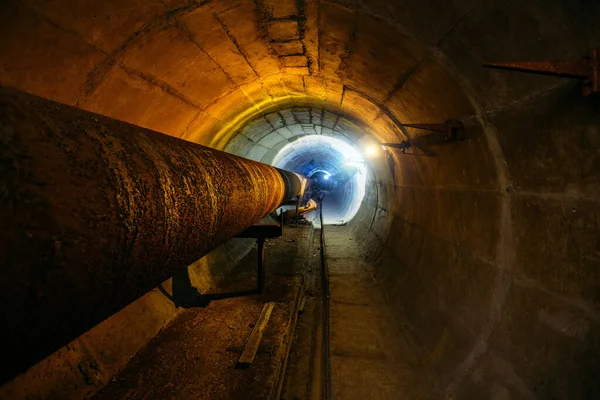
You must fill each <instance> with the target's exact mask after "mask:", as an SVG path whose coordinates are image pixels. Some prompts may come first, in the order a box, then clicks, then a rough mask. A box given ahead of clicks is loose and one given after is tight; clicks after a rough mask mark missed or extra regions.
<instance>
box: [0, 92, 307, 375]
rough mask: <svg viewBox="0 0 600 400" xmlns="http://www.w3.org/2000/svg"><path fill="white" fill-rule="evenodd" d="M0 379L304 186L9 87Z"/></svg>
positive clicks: (4, 106) (3, 108)
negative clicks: (2, 360)
mask: <svg viewBox="0 0 600 400" xmlns="http://www.w3.org/2000/svg"><path fill="white" fill-rule="evenodd" d="M0 179H1V180H0V228H1V230H0V299H1V304H2V326H3V328H2V329H1V330H0V332H1V333H0V346H1V347H0V349H1V352H2V354H5V355H7V354H17V355H18V357H17V358H14V359H10V360H9V359H6V358H5V362H4V363H3V364H4V367H3V374H2V376H1V380H2V381H6V380H8V379H10V378H11V377H13V376H14V375H15V374H17V373H19V372H21V371H23V370H24V369H26V368H27V367H28V366H30V365H32V364H34V363H35V362H37V361H39V360H40V359H42V358H44V357H45V356H47V355H49V354H50V353H51V352H53V351H55V350H57V349H58V348H60V347H61V346H63V345H65V344H67V343H68V342H69V341H71V340H72V339H74V338H76V337H78V336H79V335H81V334H82V333H84V332H85V331H86V330H88V329H90V328H92V327H93V326H95V325H96V324H98V323H99V322H101V321H102V320H104V319H106V318H107V317H109V316H110V315H112V314H114V313H115V312H117V311H118V310H120V309H121V308H123V307H125V306H126V305H128V304H129V303H131V302H132V301H134V300H135V299H137V298H138V297H140V296H141V295H143V294H144V293H146V292H148V291H149V290H151V289H152V288H154V287H156V286H157V285H158V284H160V283H161V282H163V281H165V280H166V279H168V278H169V277H171V276H172V275H173V272H174V271H175V270H176V269H178V268H184V267H186V266H188V265H189V264H191V263H193V262H194V261H196V260H197V259H199V258H200V257H202V256H203V255H205V254H206V253H208V252H209V251H210V250H211V249H213V248H215V247H216V246H218V245H219V244H221V243H223V242H224V241H225V240H227V239H229V238H231V237H233V236H235V235H237V234H238V233H240V232H241V231H243V230H244V229H245V228H247V227H248V226H250V225H251V224H253V223H254V222H256V221H258V220H260V219H261V218H262V217H264V216H265V215H267V214H269V213H270V212H272V211H273V210H275V209H276V208H277V207H278V206H279V204H280V203H282V202H283V201H286V200H289V199H291V198H293V197H294V196H296V195H297V194H298V191H299V190H300V187H301V182H300V179H299V176H297V175H296V174H293V173H290V172H286V171H281V170H278V169H276V168H273V167H270V166H268V165H265V164H261V163H257V162H253V161H250V160H247V159H244V158H241V157H236V156H233V155H230V154H227V153H224V152H220V151H217V150H213V149H210V148H207V147H203V146H200V145H196V144H192V143H189V142H186V141H184V140H180V139H177V138H173V137H170V136H167V135H164V134H161V133H158V132H154V131H150V130H147V129H143V128H140V127H137V126H134V125H130V124H127V123H124V122H120V121H115V120H112V119H109V118H106V117H102V116H100V115H96V114H92V113H89V112H85V111H82V110H79V109H76V108H72V107H68V106H65V105H62V104H59V103H55V102H51V101H48V100H45V99H42V98H39V97H35V96H31V95H28V94H24V93H20V92H16V91H13V90H10V89H6V88H1V87H0Z"/></svg>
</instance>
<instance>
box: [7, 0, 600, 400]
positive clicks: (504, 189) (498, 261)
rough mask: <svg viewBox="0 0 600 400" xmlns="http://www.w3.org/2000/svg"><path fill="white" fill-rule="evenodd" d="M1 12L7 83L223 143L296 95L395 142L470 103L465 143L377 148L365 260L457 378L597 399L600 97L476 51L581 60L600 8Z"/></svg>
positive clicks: (97, 381)
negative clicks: (491, 65)
mask: <svg viewBox="0 0 600 400" xmlns="http://www.w3.org/2000/svg"><path fill="white" fill-rule="evenodd" d="M298 5H300V7H298ZM0 11H1V12H0V37H2V39H3V45H2V46H0V61H1V63H0V64H1V65H2V72H1V73H0V83H2V84H4V85H9V86H13V87H16V88H18V89H21V90H24V91H28V92H32V93H34V94H38V95H40V96H43V97H46V98H49V99H52V100H57V101H60V102H63V103H66V104H70V105H75V106H78V107H80V108H83V109H87V110H90V111H94V112H97V113H100V114H103V115H107V116H109V117H112V118H116V119H120V120H124V121H127V122H131V123H134V124H136V125H140V126H143V127H146V128H150V129H154V130H158V131H161V132H164V133H167V134H171V135H174V136H178V137H182V138H185V139H187V140H190V141H194V142H198V143H202V144H209V145H211V146H213V147H217V148H224V147H225V145H226V144H227V143H229V142H230V140H232V138H233V137H234V135H235V133H236V132H239V131H240V130H243V129H244V127H245V126H246V125H247V124H248V122H250V121H253V120H256V119H257V118H259V117H260V116H261V115H268V114H269V113H272V112H275V111H277V110H285V109H299V108H307V109H324V110H327V112H330V113H331V114H332V115H342V116H344V117H345V118H347V121H356V122H360V123H361V124H362V126H364V128H365V132H366V133H367V134H368V135H370V136H371V137H373V138H374V139H375V140H379V141H381V142H398V141H400V140H401V139H403V138H406V137H409V138H411V139H414V138H415V137H418V136H420V135H422V134H423V132H421V131H417V130H412V129H408V130H407V129H404V128H401V127H400V126H399V124H400V123H402V122H406V123H410V122H412V123H419V122H443V121H445V120H446V119H448V118H459V119H462V120H463V122H465V126H466V130H465V132H464V140H462V141H460V142H457V143H453V144H451V145H450V144H447V143H443V142H439V141H435V140H430V139H427V140H425V139H424V140H423V142H424V143H425V144H426V145H424V146H422V148H413V149H411V150H410V151H407V153H409V152H410V153H412V154H404V155H403V154H401V153H400V152H399V151H393V152H392V158H391V159H379V160H378V161H376V162H373V164H372V167H371V168H372V172H371V173H370V181H371V182H372V184H370V185H369V188H368V189H367V193H366V197H365V201H364V205H363V207H362V208H361V210H360V211H359V213H358V214H357V216H356V218H354V219H353V221H352V222H351V227H352V229H353V230H354V232H355V233H356V235H357V238H358V239H359V241H360V243H362V244H363V245H364V248H366V249H369V250H368V251H366V254H365V257H366V259H367V260H368V261H370V263H371V264H372V265H373V266H375V270H376V275H377V277H378V278H379V280H380V282H381V285H382V288H383V290H384V292H385V293H386V294H387V296H388V298H389V300H390V302H392V304H394V305H395V306H396V307H397V309H398V319H399V320H400V321H401V323H402V324H403V326H405V327H406V328H407V329H409V330H411V331H412V332H413V333H414V334H415V337H416V338H417V342H418V345H419V346H420V347H421V348H422V349H423V354H424V360H425V361H426V362H427V363H428V365H429V366H430V369H431V371H432V374H433V375H435V376H436V377H437V382H438V390H439V391H440V392H441V393H443V394H444V395H445V396H447V397H449V398H488V397H492V396H508V395H510V396H513V397H515V398H534V397H541V398H544V397H548V396H550V395H554V396H556V397H557V398H585V396H588V395H589V396H592V397H593V396H597V395H598V388H597V386H596V385H597V384H596V383H594V382H595V381H593V378H594V376H593V374H594V371H596V370H597V369H598V351H599V347H600V346H599V344H598V336H599V333H600V327H599V325H598V321H599V320H600V316H599V313H598V296H597V294H598V290H599V288H598V282H599V279H598V278H599V277H598V272H597V271H598V268H597V266H598V263H599V262H600V261H599V256H598V254H599V252H600V250H599V246H600V244H599V243H598V240H597V238H598V237H600V235H599V229H598V218H599V214H598V207H597V206H598V201H599V197H600V185H599V183H598V182H599V179H600V178H599V172H598V171H599V169H600V166H599V161H598V160H599V155H598V148H599V146H600V143H599V141H600V139H599V137H600V133H599V132H598V126H599V123H600V121H599V119H598V109H599V108H598V106H599V104H598V99H597V98H582V97H581V95H580V91H579V87H578V85H577V84H576V83H575V82H573V83H572V81H570V80H564V79H559V78H554V77H543V76H532V75H523V74H518V73H512V72H506V71H494V70H488V69H483V68H482V67H481V64H482V63H484V62H486V61H497V60H500V61H503V60H508V61H512V60H530V59H565V58H573V59H577V58H579V57H581V56H582V55H583V54H585V53H586V52H587V51H588V50H589V49H591V48H593V47H596V46H598V45H600V39H599V38H600V32H599V31H598V30H599V29H600V28H599V27H598V25H597V24H596V23H595V22H594V21H597V20H598V17H599V16H600V6H599V5H598V4H596V3H593V2H563V1H550V2H548V1H542V0H530V1H527V2H520V3H514V4H512V3H511V4H508V3H506V2H500V1H483V0H482V1H474V2H468V3H465V2H459V1H456V2H441V1H440V2H418V1H414V2H412V1H411V2H402V4H400V3H396V2H389V1H378V0H371V1H362V2H353V1H343V0H335V1H316V0H302V1H300V2H296V1H287V0H286V1H271V0H265V1H262V2H259V3H258V6H257V3H255V2H250V1H242V0H240V1H235V0H231V1H216V0H215V1H208V2H203V3H196V2H193V1H190V2H188V1H179V0H169V1H158V0H156V1H144V2H138V1H135V0H127V1H118V2H117V1H114V2H96V3H81V2H75V1H68V0H65V1H56V2H53V3H46V2H38V1H34V0H26V1H22V2H17V1H7V2H3V3H2V5H0ZM321 115H322V116H325V114H323V113H321ZM336 118H337V117H336ZM342 124H345V122H343V121H342ZM274 128H275V127H274ZM302 128H303V129H304V127H302ZM275 129H279V128H275ZM329 129H332V128H329ZM265 154H266V153H265ZM247 156H252V155H251V154H247ZM214 260H217V261H215V262H214V264H215V265H216V264H219V262H220V260H222V258H221V256H215V258H214ZM207 263H208V264H210V265H213V264H212V263H213V261H210V260H209V261H207V260H206V259H204V260H201V261H200V262H199V265H204V267H202V268H201V270H202V271H203V272H202V273H201V274H200V275H199V276H200V277H199V278H198V281H199V282H201V283H202V282H204V284H206V285H208V283H207V282H212V279H213V276H212V275H211V274H209V273H206V271H207V269H206V268H207V267H206V266H207V265H208V264H207ZM208 270H210V268H208ZM140 301H145V302H146V304H149V305H150V306H149V309H150V310H153V311H151V312H150V314H152V316H151V317H150V319H152V320H153V321H156V323H154V322H152V323H149V325H152V326H154V327H156V326H160V324H162V323H164V322H166V321H168V320H169V319H170V318H172V315H173V311H172V310H171V309H170V308H169V307H171V306H170V305H169V304H168V303H166V302H165V304H164V305H162V306H160V307H159V306H158V305H157V304H159V303H160V302H161V301H164V299H162V298H160V299H159V297H152V298H151V299H150V300H149V299H148V298H146V299H144V298H143V299H142V300H140ZM132 306H133V307H136V306H135V304H134V305H132ZM138 306H139V305H138ZM142 309H144V307H142V306H139V308H138V309H137V311H132V313H131V314H129V315H128V316H127V317H121V318H125V319H120V320H113V321H112V322H111V321H108V322H107V324H108V325H110V323H113V327H112V328H110V329H109V328H107V331H108V332H116V331H118V329H119V328H118V326H120V325H123V323H122V321H127V320H131V319H134V320H138V319H140V318H141V319H142V320H143V318H147V317H148V313H147V312H142V311H141V310H142ZM146 309H148V308H146ZM144 313H146V315H145V316H144ZM115 321H118V322H115ZM141 325H143V324H140V326H141ZM113 328H114V329H116V331H115V330H114V329H113ZM111 329H112V330H111ZM153 329H155V328H152V329H149V330H148V333H147V334H146V337H150V336H151V333H150V332H151V331H152V330H153ZM127 335H130V336H131V338H132V339H131V340H132V341H137V343H138V344H139V343H143V342H144V340H147V338H142V337H137V336H136V335H135V334H134V333H129V334H127ZM98 337H101V336H100V335H99V336H97V337H92V338H91V339H90V338H89V337H88V339H84V341H83V342H81V343H83V344H80V346H81V348H82V350H81V352H80V353H78V355H74V356H73V357H74V358H75V359H76V360H75V361H74V363H75V364H77V362H79V361H78V360H80V359H81V358H77V357H81V355H82V354H83V355H86V354H87V355H89V354H90V353H94V351H96V350H94V349H98V348H99V346H100V347H101V346H102V345H99V344H98V343H99V339H98ZM113 337H118V335H117V336H113ZM86 340H87V341H86ZM115 341H116V339H115ZM111 346H112V347H113V348H114V347H118V346H116V345H114V344H111V345H105V347H111ZM134 347H135V346H134ZM119 352H121V353H123V349H122V348H121V349H118V348H117V349H114V351H113V354H117V353H119ZM69 354H71V353H69ZM93 357H94V356H93ZM93 357H92V358H93ZM96 358H101V357H96ZM125 359H126V357H125ZM117 364H118V363H117ZM104 365H111V364H110V362H107V363H106V364H104ZM119 365H120V364H119ZM111 368H113V369H114V368H118V365H117V366H112V367H106V371H104V373H103V374H99V375H98V376H97V378H94V379H92V381H93V383H92V384H88V385H87V386H85V384H84V387H85V390H92V391H93V387H94V385H96V386H98V385H102V384H103V382H105V381H106V380H107V379H109V378H108V377H109V376H110V374H111ZM67 369H68V368H67ZM75 370H77V369H76V368H75ZM76 374H77V372H76ZM41 375H43V373H42V374H41ZM73 379H77V377H75V378H73ZM79 379H80V381H85V379H83V378H81V377H79ZM80 390H83V389H80Z"/></svg>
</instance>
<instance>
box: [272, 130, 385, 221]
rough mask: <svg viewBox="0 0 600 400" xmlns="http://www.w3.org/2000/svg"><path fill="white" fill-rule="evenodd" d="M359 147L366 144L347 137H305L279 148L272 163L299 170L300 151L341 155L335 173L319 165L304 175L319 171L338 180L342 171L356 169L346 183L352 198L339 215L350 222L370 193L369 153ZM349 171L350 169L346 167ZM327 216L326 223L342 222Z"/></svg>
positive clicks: (310, 157)
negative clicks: (367, 186)
mask: <svg viewBox="0 0 600 400" xmlns="http://www.w3.org/2000/svg"><path fill="white" fill-rule="evenodd" d="M358 147H360V148H363V146H355V145H353V144H351V143H348V142H346V141H344V140H340V139H337V138H332V137H330V136H323V135H309V136H303V137H300V138H299V139H297V140H295V141H293V142H291V143H289V144H287V145H286V146H284V147H283V148H282V149H281V150H279V152H278V153H277V155H276V156H275V157H274V159H273V161H272V162H271V165H273V166H275V167H278V168H282V169H288V170H290V171H294V172H298V171H296V167H299V166H300V164H298V163H297V161H294V160H296V159H297V155H298V154H303V153H304V154H307V155H308V154H318V153H319V152H323V150H325V151H331V152H333V153H332V155H333V154H337V157H334V158H336V159H337V163H338V168H336V172H335V173H333V174H332V173H331V171H329V170H327V169H326V168H322V167H318V168H315V169H313V170H312V171H310V172H309V173H307V172H304V174H306V175H307V176H311V175H313V174H315V173H316V172H323V180H328V181H329V180H333V179H337V178H336V177H338V176H339V175H337V174H339V173H340V171H341V170H343V169H344V168H348V167H351V169H350V171H352V168H354V171H355V172H354V173H353V177H352V178H351V179H350V180H349V181H347V182H346V185H350V186H347V188H348V190H349V192H350V193H351V195H350V196H349V197H348V200H349V201H346V202H345V204H344V207H343V210H340V214H339V217H341V218H342V220H343V221H344V222H348V221H350V220H351V219H352V218H353V217H354V216H355V215H356V213H357V212H358V210H359V208H360V206H361V205H362V202H363V199H364V197H365V192H366V182H367V164H366V162H365V156H364V155H363V154H361V152H360V151H359V150H358ZM377 148H378V147H377ZM377 148H376V149H377ZM313 157H314V156H312V155H311V156H307V157H306V160H307V161H308V160H311V159H312V158H313ZM309 164H310V162H309ZM346 171H348V170H347V169H346ZM298 173H301V172H298ZM324 219H325V224H328V223H339V222H340V220H339V219H337V218H335V219H334V218H331V220H330V221H329V222H328V221H327V220H328V217H327V216H326V215H325V214H324Z"/></svg>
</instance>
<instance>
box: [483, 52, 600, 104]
mask: <svg viewBox="0 0 600 400" xmlns="http://www.w3.org/2000/svg"><path fill="white" fill-rule="evenodd" d="M599 53H600V49H593V50H592V51H591V52H590V54H589V55H588V56H586V57H584V58H582V59H581V60H575V61H524V62H495V63H488V64H484V65H483V66H484V67H488V68H497V69H508V70H514V71H519V72H530V73H534V74H543V75H554V76H563V77H568V78H579V79H583V80H584V82H583V89H582V91H583V95H584V96H588V95H590V94H592V93H596V92H600V63H599V60H598V57H599Z"/></svg>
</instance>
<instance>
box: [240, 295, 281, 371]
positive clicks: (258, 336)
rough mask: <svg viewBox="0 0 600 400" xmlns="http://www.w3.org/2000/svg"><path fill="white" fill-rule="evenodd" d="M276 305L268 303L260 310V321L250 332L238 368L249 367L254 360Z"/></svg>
mask: <svg viewBox="0 0 600 400" xmlns="http://www.w3.org/2000/svg"><path fill="white" fill-rule="evenodd" d="M274 307H275V303H273V302H271V303H266V304H265V305H264V306H263V308H262V311H261V312H260V316H259V317H258V321H256V325H254V329H252V333H250V337H249V338H248V341H247V342H246V345H245V346H244V350H242V354H241V355H240V358H239V359H238V362H237V364H236V366H237V367H238V368H244V367H248V366H250V365H251V364H252V362H253V361H254V357H256V352H257V351H258V346H259V345H260V342H261V340H262V337H263V333H264V332H265V329H266V328H267V324H268V323H269V318H271V313H272V312H273V308H274Z"/></svg>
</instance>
